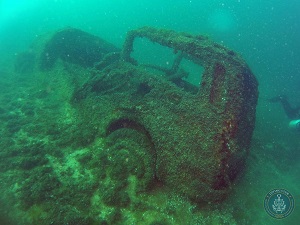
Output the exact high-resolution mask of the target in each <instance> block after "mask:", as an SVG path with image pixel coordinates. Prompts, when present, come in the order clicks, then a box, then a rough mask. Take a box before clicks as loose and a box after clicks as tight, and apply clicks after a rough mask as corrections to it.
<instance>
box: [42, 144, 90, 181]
mask: <svg viewBox="0 0 300 225" xmlns="http://www.w3.org/2000/svg"><path fill="white" fill-rule="evenodd" d="M88 151H89V150H88V149H79V150H76V151H74V152H73V153H71V154H67V155H66V156H65V160H63V161H62V162H61V160H59V159H57V158H55V157H54V156H51V155H47V158H48V159H49V162H50V165H51V167H52V168H53V169H54V171H55V173H56V175H57V177H58V179H59V180H60V181H61V182H62V183H66V182H68V179H72V182H73V183H80V182H82V181H85V182H89V181H91V180H92V179H93V175H92V173H91V171H89V170H87V169H85V168H83V167H82V166H81V164H80V163H79V162H78V161H77V157H78V156H80V155H84V154H86V153H87V152H88ZM67 178H68V179H67Z"/></svg>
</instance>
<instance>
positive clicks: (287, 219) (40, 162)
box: [0, 0, 300, 225]
mask: <svg viewBox="0 0 300 225" xmlns="http://www.w3.org/2000/svg"><path fill="white" fill-rule="evenodd" d="M299 21H300V1H298V0H289V1H286V0H272V1H263V0H227V1H225V0H224V1H221V0H164V1H162V0H160V1H158V0H151V1H146V0H85V1H80V0H0V191H1V193H2V194H1V196H0V225H2V224H3V225H9V224H12V225H29V224H36V225H41V224H78V225H88V224H91V225H96V224H137V225H139V224H145V225H173V224H174V225H177V224H178V225H181V224H182V225H185V224H190V225H194V224H199V225H200V224H204V225H205V224H207V225H210V224H213V225H222V224H224V225H225V224H230V225H232V224H237V225H240V224H242V225H244V224H249V225H252V224H254V225H260V224H261V225H271V224H272V225H273V224H287V225H296V224H299V221H300V188H299V186H300V98H299V97H300V41H299V40H300V22H299ZM141 27H153V28H159V29H165V30H173V31H175V32H178V33H176V34H182V35H186V34H189V35H186V36H188V37H194V38H195V40H196V39H197V38H198V41H199V40H212V41H213V42H212V43H217V44H214V46H224V49H227V48H228V49H230V50H228V52H229V53H228V55H229V57H235V56H236V57H241V58H242V59H243V60H244V61H245V62H246V64H247V68H248V66H249V68H250V70H251V71H252V73H253V74H254V76H255V77H256V79H257V81H258V84H259V85H258V92H259V96H258V102H257V106H256V115H255V116H256V120H255V128H254V132H253V135H252V131H251V129H249V130H247V129H246V128H245V130H244V131H243V132H241V134H244V135H245V137H244V138H245V143H246V142H247V138H248V135H249V136H250V137H251V135H252V140H251V146H250V145H249V146H247V143H246V144H245V146H246V147H245V148H246V149H247V148H248V147H249V152H248V150H247V154H246V153H244V152H242V153H241V154H246V155H247V157H246V160H245V161H244V160H243V159H242V158H243V156H244V155H243V156H241V164H243V165H242V166H241V167H239V168H241V169H240V170H239V171H237V172H236V174H238V175H237V176H236V177H235V176H234V181H233V182H232V183H230V187H228V190H226V196H225V197H224V196H223V195H222V197H220V198H219V199H214V200H210V199H209V200H207V201H205V199H202V200H204V201H198V197H199V196H200V195H201V194H200V193H199V196H198V195H197V194H195V195H193V194H194V193H189V192H192V191H189V190H187V189H185V188H183V189H184V193H186V192H188V194H187V195H185V194H182V193H179V192H177V189H176V188H175V189H172V188H170V187H169V186H168V185H166V183H168V182H170V181H169V180H168V181H166V182H164V181H163V180H160V177H159V176H158V177H157V174H155V173H158V172H161V171H158V172H157V171H155V170H156V165H154V164H155V163H156V161H155V160H156V158H155V160H154V161H155V162H154V161H151V160H152V158H151V156H153V155H155V157H159V156H157V155H156V154H157V153H153V152H152V150H153V148H159V147H161V149H164V148H167V146H170V148H172V146H173V145H174V146H175V145H176V146H183V143H181V142H180V140H178V139H176V138H177V137H182V136H184V135H186V137H187V138H189V139H186V140H191V141H190V142H192V143H194V142H195V143H196V142H197V140H195V139H197V137H198V136H197V135H195V134H192V133H190V132H189V131H188V130H184V129H185V128H184V129H182V130H180V129H179V128H178V130H176V129H177V128H174V127H168V128H167V129H166V130H165V131H164V132H163V133H164V134H165V133H168V132H175V131H176V132H178V136H176V135H177V134H176V135H174V137H173V139H172V138H170V140H172V141H173V142H172V143H170V142H168V143H167V142H164V141H166V140H164V136H163V135H162V136H161V137H160V136H159V135H158V136H157V137H154V136H151V132H152V131H153V130H155V129H160V128H163V127H164V124H165V123H167V121H174V120H173V119H171V114H172V112H170V111H168V110H166V111H164V110H163V109H165V108H164V107H166V106H165V105H164V103H165V102H164V97H165V96H168V98H170V99H172V100H171V104H170V105H171V106H172V107H173V106H174V107H177V106H176V105H178V107H179V105H181V106H182V107H185V108H179V109H178V110H177V111H176V113H178V112H179V115H180V112H181V113H182V114H184V113H185V111H184V110H186V109H194V108H193V106H191V105H189V106H183V105H182V103H181V101H183V99H185V98H187V96H192V98H193V97H194V96H195V93H194V92H195V91H194V90H196V91H197V90H198V88H199V87H200V88H201V87H203V85H202V86H201V79H205V68H204V66H201V65H200V66H199V65H198V64H196V63H194V62H192V61H193V60H189V59H190V58H191V57H189V56H186V55H184V56H183V57H185V58H184V59H183V60H182V63H181V67H180V68H179V69H178V71H177V70H176V73H175V74H173V73H172V68H171V64H172V62H173V61H175V62H176V60H177V59H179V58H180V53H179V54H177V50H173V49H170V48H167V47H166V48H162V46H161V45H159V44H154V43H153V42H152V41H153V40H151V41H146V40H144V39H139V40H136V42H135V44H134V49H133V53H132V57H133V58H134V59H133V60H132V65H131V64H130V65H127V64H126V63H125V62H122V60H120V54H123V53H124V51H126V49H125V50H124V49H123V50H122V48H123V46H124V42H125V41H126V37H127V36H126V35H127V34H128V32H129V31H132V30H135V29H139V28H141ZM146 29H147V28H146ZM64 31H67V34H70V36H71V35H72V34H75V36H76V35H77V34H78V36H81V37H84V38H86V39H84V38H83V39H84V41H82V40H83V39H82V40H81V41H82V42H80V41H79V40H78V39H77V38H76V37H75V36H73V37H70V40H72V41H70V42H67V41H66V42H65V41H64V39H66V40H69V39H67V38H66V37H67V36H62V37H61V36H60V34H61V33H60V32H64ZM68 32H69V33H68ZM181 32H182V33H181ZM148 35H149V36H151V34H148ZM152 35H154V32H153V33H152ZM179 37H182V36H179ZM55 38H56V41H57V42H55ZM53 40H54V41H53ZM209 43H211V42H209ZM218 44H219V45H218ZM62 46H63V47H62ZM98 48H99V49H100V51H101V52H100V53H99V52H97V51H96V50H95V49H98ZM219 48H220V49H222V50H220V51H223V50H224V49H223V47H219ZM45 49H46V50H45ZM66 49H67V50H66ZM127 50H128V49H127ZM231 50H232V51H231ZM64 51H65V52H64ZM67 51H69V52H67ZM224 51H225V50H224ZM66 52H67V53H66ZM119 52H121V53H119ZM69 53H70V54H69ZM236 53H237V54H236ZM51 54H52V55H51ZM55 54H57V55H58V59H57V60H56V58H55V59H54V58H51V57H53V55H55ZM64 54H65V55H64ZM72 54H73V55H74V57H73V58H72V56H73V55H72ZM220 54H221V53H220ZM75 55H76V57H75ZM40 57H41V59H40ZM43 57H45V59H43ZM118 57H119V58H118ZM241 58H238V59H241ZM122 59H123V58H122ZM226 59H227V58H226ZM39 60H40V61H42V60H45V63H44V64H43V63H40V61H39ZM135 60H136V61H137V62H138V63H139V66H137V63H136V61H135ZM180 60H181V59H180ZM37 62H38V63H37ZM180 62H181V61H180ZM235 62H236V61H235ZM239 62H240V61H239ZM242 62H243V61H242ZM128 64H129V63H128ZM174 64H175V63H174ZM149 65H152V66H149ZM153 65H154V66H153ZM241 65H244V64H243V63H241ZM114 66H116V68H115V67H114ZM143 66H144V67H143ZM229 66H230V65H229ZM166 68H167V69H166ZM132 71H134V72H132ZM141 71H145V76H146V75H148V74H154V76H155V77H156V76H157V77H158V78H157V80H159V81H161V82H157V84H155V79H156V78H155V79H153V80H152V79H150V78H149V83H147V82H141V83H140V85H139V86H138V88H137V91H136V92H134V93H133V91H132V90H131V89H130V88H133V87H134V85H136V82H137V81H136V80H134V81H133V83H130V84H128V83H126V82H127V79H128V80H129V78H128V77H129V76H131V74H135V75H137V74H138V75H140V74H142V72H141ZM177 72H178V73H177ZM164 73H166V74H167V75H168V73H169V77H167V79H165V80H167V81H166V82H165V81H164V80H160V79H161V76H164V75H162V74H164ZM170 74H171V75H170ZM200 74H201V75H200ZM106 75H107V77H106ZM113 76H116V77H120V79H119V80H111V77H113ZM202 76H203V77H202ZM249 76H250V75H249ZM99 77H100V78H99ZM141 77H142V78H141V79H145V78H144V75H141ZM98 78H99V80H97V79H98ZM178 79H179V80H180V81H182V82H183V84H182V82H181V83H180V84H179V82H177V83H176V81H178ZM219 79H221V78H216V82H218V81H220V80H219ZM249 79H250V78H249ZM174 80H175V81H174ZM100 81H101V82H100ZM171 81H172V82H173V83H172V82H171ZM151 82H153V83H151ZM167 82H170V83H171V84H170V85H169V84H168V83H167ZM249 83H250V82H249ZM254 83H255V82H254ZM158 84H159V85H165V86H163V87H170V88H174V90H175V88H178V86H179V87H180V90H178V92H175V91H174V92H172V91H171V90H170V91H168V90H166V92H164V93H162V94H161V96H160V98H158V101H157V102H155V100H153V101H152V99H151V101H149V104H148V103H144V102H143V101H144V99H150V97H151V95H153V94H154V92H155V88H154V87H158V86H159V85H158ZM214 84H215V83H214ZM151 85H153V86H151ZM155 85H157V86H155ZM168 85H169V86H168ZM176 85H177V86H176ZM185 85H186V86H185ZM215 85H216V86H218V85H219V84H215ZM219 86H222V85H221V84H220V85H219ZM219 86H218V87H219ZM250 86H251V85H250ZM250 86H247V87H244V88H245V90H248V91H249V92H250V91H251V90H250V89H251V88H252V86H251V87H250ZM253 86H255V85H254V84H253ZM126 88H128V90H127V89H126ZM125 89H126V91H128V92H130V93H131V91H132V93H133V94H134V96H133V97H132V98H131V97H130V98H128V99H119V98H117V96H121V94H120V93H121V91H124V92H125ZM182 89H188V92H189V93H183V92H182ZM254 89H255V88H254ZM159 90H160V89H159ZM172 90H173V89H172ZM176 90H177V89H176ZM226 91H227V90H226ZM216 92H218V91H216ZM253 92H254V91H253ZM95 93H97V94H95ZM99 93H101V94H102V96H101V94H99ZM181 93H183V94H181ZM191 93H192V94H191ZM217 94H218V93H217ZM181 95H182V96H181ZM107 96H108V97H107ZM149 96H150V97H149ZM253 96H256V95H255V93H254V94H253ZM111 99H113V100H112V101H111V103H110V102H109V101H110V100H111ZM240 99H241V101H242V100H245V99H244V96H243V97H241V98H240ZM249 99H250V98H249ZM121 100H124V102H122V101H121ZM249 101H250V100H249ZM97 102H101V105H97ZM132 102H141V103H140V104H137V105H134V106H132V107H127V106H128V105H130V104H131V103H132ZM254 102H255V101H254ZM99 104H100V103H99ZM114 104H116V105H117V104H119V105H118V106H117V107H115V108H113V105H114ZM143 104H145V105H143ZM147 104H148V105H147ZM245 104H246V103H245ZM249 104H250V103H249ZM251 104H252V103H251ZM255 104H256V103H255ZM255 104H254V103H253V105H254V106H253V110H254V111H255V109H254V108H255ZM203 105H204V107H205V106H207V105H205V104H203ZM150 106H152V107H155V110H161V111H157V112H159V113H161V116H156V115H155V116H153V117H151V115H148V114H150V113H151V112H152V111H151V110H150V109H149V108H147V107H150ZM176 109H177V108H176ZM236 110H239V108H238V107H237V109H236ZM150 111H151V112H150ZM183 111H184V113H183ZM187 111H188V110H187ZM216 111H217V110H216ZM92 112H93V113H92ZM155 112H156V111H155ZM203 112H206V111H205V110H203V111H201V112H199V114H201V116H202V117H201V118H207V120H208V121H211V123H212V124H214V123H215V124H214V126H217V124H218V122H217V121H215V120H214V119H215V118H216V117H214V116H212V115H206V114H205V113H203ZM123 113H124V115H133V117H130V118H129V119H128V118H126V119H124V118H123V117H122V115H123ZM143 113H145V115H146V116H145V118H146V117H147V116H148V117H149V120H147V119H145V120H142V119H140V120H139V121H138V122H133V119H132V118H134V116H135V115H136V116H137V117H138V118H142V117H139V116H140V115H141V114H143ZM188 113H189V112H188ZM188 113H187V114H188ZM190 113H191V115H192V116H191V117H188V116H187V115H185V114H184V115H182V117H181V116H178V118H177V117H176V118H177V119H178V120H179V119H180V118H181V119H182V118H194V117H193V116H196V115H197V112H190ZM222 113H224V112H219V111H218V112H217V113H216V115H220V117H222V115H221V114H222ZM289 113H290V114H291V113H293V116H292V117H291V116H290V114H289ZM169 114H170V115H169ZM203 114H205V115H203ZM254 114H255V113H254ZM119 115H121V117H120V118H122V119H121V120H118V123H111V124H110V125H109V126H108V125H107V124H109V122H107V121H110V120H112V119H115V118H114V116H115V117H117V116H119ZM168 115H169V116H170V117H169V118H167V117H168ZM176 115H177V114H176ZM214 115H215V114H214ZM247 115H248V114H247ZM148 117H147V118H148ZM179 117H180V118H179ZM241 117H243V116H241ZM246 117H247V118H246V119H245V121H246V123H247V122H249V123H250V125H249V126H250V127H251V126H252V125H253V127H254V121H252V120H251V118H250V116H246ZM243 118H245V117H243ZM298 120H299V121H298ZM176 121H177V120H176ZM226 121H229V120H226ZM291 121H292V123H291V124H290V122H291ZM143 123H144V124H146V125H145V126H142V125H143ZM155 123H156V125H153V127H151V126H152V125H151V124H155ZM170 123H171V122H170ZM194 123H196V122H195V121H192V120H191V121H188V122H186V123H182V124H181V125H183V126H186V127H188V126H189V124H194ZM243 123H244V121H242V122H241V123H238V125H237V126H244V125H243ZM141 124H142V125H141ZM228 124H229V122H228ZM289 124H290V125H289ZM104 125H105V126H106V125H107V127H108V128H107V127H106V128H105V129H106V130H105V129H104V128H103V129H102V128H101V126H104ZM147 126H149V127H147ZM191 126H192V125H191ZM220 126H221V125H220ZM228 126H229V127H230V128H232V127H233V126H234V125H232V124H231V123H230V124H229V125H228ZM297 126H298V127H297ZM145 127H146V128H147V129H145ZM245 127H247V126H245ZM120 128H122V129H120ZM148 128H149V129H148ZM186 129H188V128H186ZM232 129H233V128H232ZM104 130H105V131H104ZM121 130H126V132H124V133H121ZM191 130H192V129H191ZM203 130H205V128H203ZM179 134H184V135H179ZM150 136H151V137H150ZM199 136H201V137H202V136H205V134H200V135H199ZM155 138H157V140H159V141H161V142H159V141H158V143H162V144H161V146H160V145H159V144H158V145H156V144H154V143H156V142H155V141H156V140H154V139H155ZM230 138H231V136H230ZM238 138H239V139H238V140H239V141H241V142H242V140H243V137H241V136H239V137H238ZM151 139H153V140H151ZM203 140H204V139H203ZM206 141H207V142H208V143H210V142H209V141H210V140H206ZM233 143H235V142H234V141H233ZM188 144H190V143H188ZM222 144H223V142H222ZM191 145H192V144H191ZM208 145H209V144H208ZM228 146H229V144H228ZM228 146H227V147H228ZM145 149H146V150H145ZM167 149H168V148H167ZM174 149H175V147H174ZM183 149H184V146H183ZM228 149H230V148H229V147H228ZM241 151H242V150H241ZM245 151H246V150H245ZM162 154H165V155H166V157H169V153H162ZM189 154H191V151H189V150H188V149H184V151H183V152H182V155H184V157H183V158H184V159H189V158H194V157H192V156H190V155H189ZM224 154H225V153H224ZM226 154H227V153H226ZM170 155H172V157H173V156H174V155H175V153H174V154H173V153H170ZM174 157H175V158H176V157H177V156H174ZM203 157H206V155H205V154H203ZM203 157H202V158H203ZM153 158H154V157H153ZM147 160H148V161H147ZM176 160H177V158H176ZM199 162H200V161H199ZM201 162H202V161H201ZM165 163H166V164H167V163H170V162H169V161H168V160H165V161H163V160H162V162H161V164H165ZM206 163H207V164H206ZM210 163H211V162H210V160H207V162H205V163H202V165H200V166H203V168H205V167H207V169H208V170H209V169H210V167H209V165H210ZM237 164H239V163H237ZM172 165H173V164H172ZM195 166H196V165H195ZM197 166H199V165H197ZM200 166H199V167H200ZM201 168H202V167H201ZM176 169H177V168H174V170H176ZM171 170H172V169H171ZM211 170H212V171H213V170H214V169H211ZM153 171H155V172H153ZM184 171H185V168H184V167H183V168H182V174H179V175H178V177H180V179H184V177H189V175H185V174H184ZM161 173H163V172H161ZM195 173H196V172H195ZM149 174H150V175H149ZM151 174H155V175H153V176H155V177H151ZM199 174H200V173H199ZM161 177H163V178H165V177H164V176H163V175H162V176H161ZM166 177H167V175H166ZM151 179H155V181H153V180H151ZM166 179H167V178H166ZM170 179H173V178H170ZM187 179H188V178H187ZM209 179H210V178H209V177H208V178H207V180H209ZM207 180H206V179H204V178H203V182H209V181H207ZM220 183H222V182H221V181H220ZM193 185H194V183H193V184H191V186H193ZM178 186H181V184H178ZM203 186H204V185H203ZM201 188H202V187H201ZM274 189H275V190H286V191H288V192H289V193H290V194H291V195H292V198H293V199H294V208H293V210H292V211H291V212H290V213H287V211H288V210H289V209H291V205H292V202H291V198H290V199H288V200H289V201H290V202H287V201H288V200H286V201H285V203H286V208H284V209H282V208H281V209H282V211H280V210H277V211H276V210H275V211H274V213H275V214H276V215H279V214H280V216H278V218H274V216H273V217H272V216H271V215H269V214H268V212H267V210H266V205H265V204H264V203H265V201H266V198H267V197H266V196H267V194H268V193H269V192H270V191H271V190H274ZM199 190H200V187H199ZM201 190H202V189H201ZM222 191H223V189H222V190H220V192H222ZM227 191H228V192H227ZM199 192H200V191H199ZM209 195H210V193H208V194H207V197H208V198H209V197H210V196H209ZM282 195H283V194H282ZM190 196H196V197H195V198H191V197H190ZM220 196H221V195H220ZM277 197H278V195H277ZM279 197H281V195H280V196H279ZM203 198H204V197H203ZM195 199H197V200H195ZM277 200H278V199H277ZM270 204H272V203H270ZM274 204H275V201H274ZM281 215H283V216H282V217H281Z"/></svg>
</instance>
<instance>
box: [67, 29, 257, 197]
mask: <svg viewBox="0 0 300 225" xmlns="http://www.w3.org/2000/svg"><path fill="white" fill-rule="evenodd" d="M136 37H146V38H148V39H150V40H151V41H154V42H157V43H159V44H161V45H164V46H168V47H171V48H173V49H174V50H175V51H176V52H181V54H182V55H183V57H185V58H188V59H190V60H192V61H194V62H195V63H197V64H200V65H201V66H203V67H204V69H205V71H204V74H203V75H202V79H201V84H200V88H199V90H198V89H197V88H196V87H191V86H192V85H188V84H187V83H186V82H185V81H183V80H182V79H181V78H180V77H179V78H178V77H177V79H175V80H172V79H167V78H166V77H164V76H161V75H160V74H156V73H151V72H147V70H146V69H145V67H143V66H138V65H137V63H136V62H135V61H134V60H133V59H131V57H130V54H131V52H132V48H133V42H134V39H135V38H136ZM179 61H180V60H179ZM100 64H101V63H100ZM105 65H107V63H105ZM199 76H200V75H199ZM257 85H258V84H257V81H256V79H255V77H254V75H253V74H252V72H251V70H250V69H249V67H248V66H247V64H246V63H245V62H244V61H243V60H242V59H241V57H240V56H239V55H238V54H236V53H235V52H233V51H232V50H229V49H227V48H225V47H223V46H221V45H219V44H216V43H214V42H212V41H211V40H209V39H207V38H205V37H202V36H192V35H189V34H184V33H177V32H174V31H169V30H160V29H155V28H150V27H144V28H140V29H137V30H133V31H130V32H129V33H128V35H127V39H126V41H125V44H124V48H123V50H122V52H121V60H118V61H115V62H113V63H111V64H109V65H108V66H103V67H101V70H99V71H97V72H95V74H94V76H93V77H92V78H91V79H90V80H89V81H88V82H87V83H85V84H84V85H83V86H82V87H81V88H79V89H78V90H77V91H75V93H74V97H73V101H72V102H73V104H74V106H75V107H76V108H77V109H78V110H79V112H80V114H81V116H82V118H84V120H86V123H87V124H89V126H93V127H96V128H97V129H98V135H100V136H103V137H108V138H109V136H110V135H111V134H112V133H114V132H115V131H118V132H119V130H120V129H124V130H127V129H133V130H136V131H138V132H140V133H143V134H144V136H145V138H147V139H148V141H149V143H151V148H150V149H151V150H150V152H149V149H148V150H145V151H148V152H147V156H148V157H149V154H150V155H151V157H152V158H151V157H150V159H149V160H150V161H151V162H145V161H144V162H142V161H141V163H143V164H144V165H148V164H149V165H150V164H151V165H152V163H153V162H154V164H155V165H154V167H155V169H154V170H152V169H151V170H150V171H152V172H153V174H152V176H149V169H145V171H146V172H145V173H146V174H147V176H146V179H147V181H145V180H143V179H145V177H143V172H142V175H141V177H140V180H142V182H143V183H147V185H150V184H151V183H152V182H151V179H153V182H155V180H158V181H160V182H162V183H163V184H164V185H166V186H168V187H170V188H172V189H173V190H174V191H176V192H178V193H181V194H184V195H186V196H188V197H189V198H190V199H193V200H195V201H218V200H221V199H223V198H224V197H225V196H226V195H227V194H228V191H229V190H230V188H231V185H232V182H233V181H234V180H235V178H236V176H237V175H238V174H239V173H240V172H241V171H242V170H243V168H244V163H245V159H246V157H247V153H248V150H249V147H250V141H251V136H252V133H253V129H254V125H255V108H256V104H257V98H258V90H257ZM191 89H196V90H197V92H196V93H194V92H191V91H190V90H191ZM132 151H135V150H132ZM132 154H134V153H132ZM115 159H116V160H117V157H116V158H115ZM149 179H150V180H149ZM144 189H146V187H144Z"/></svg>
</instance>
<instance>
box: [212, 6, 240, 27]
mask: <svg viewBox="0 0 300 225" xmlns="http://www.w3.org/2000/svg"><path fill="white" fill-rule="evenodd" d="M208 25H209V27H210V28H211V29H213V30H214V31H215V32H229V31H232V30H233V29H234V28H235V27H236V21H235V18H234V15H233V14H232V12H230V11H229V10H227V9H217V10H215V11H213V12H212V14H210V16H209V17H208Z"/></svg>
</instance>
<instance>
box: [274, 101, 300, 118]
mask: <svg viewBox="0 0 300 225" xmlns="http://www.w3.org/2000/svg"><path fill="white" fill-rule="evenodd" d="M268 101H269V102H272V103H275V102H280V103H281V105H282V107H283V110H284V112H285V114H286V115H287V116H288V118H289V119H292V120H294V119H299V118H300V106H298V107H292V106H291V104H290V102H289V101H288V99H287V97H286V96H285V95H279V96H276V97H274V98H270V99H268Z"/></svg>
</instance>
